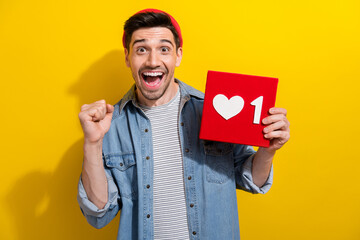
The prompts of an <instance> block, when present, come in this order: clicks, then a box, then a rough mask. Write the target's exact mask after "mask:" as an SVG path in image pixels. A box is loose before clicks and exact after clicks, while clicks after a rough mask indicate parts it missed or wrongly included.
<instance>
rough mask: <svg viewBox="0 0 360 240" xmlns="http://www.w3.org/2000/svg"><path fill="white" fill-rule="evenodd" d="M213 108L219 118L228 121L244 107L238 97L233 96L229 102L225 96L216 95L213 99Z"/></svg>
mask: <svg viewBox="0 0 360 240" xmlns="http://www.w3.org/2000/svg"><path fill="white" fill-rule="evenodd" d="M213 106H214V108H215V110H216V111H217V112H218V113H219V114H220V116H222V117H223V118H225V120H229V119H230V118H232V117H234V116H236V115H237V114H239V113H240V112H241V110H242V109H243V107H244V99H243V98H242V97H240V96H233V97H232V98H230V100H229V99H228V98H227V97H226V96H225V95H223V94H218V95H216V96H215V97H214V99H213Z"/></svg>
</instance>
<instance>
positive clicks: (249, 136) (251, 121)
mask: <svg viewBox="0 0 360 240" xmlns="http://www.w3.org/2000/svg"><path fill="white" fill-rule="evenodd" d="M277 84H278V79H277V78H269V77H258V76H250V75H243V74H235V73H225V72H215V71H209V72H208V76H207V82H206V90H205V100H204V109H203V116H202V122H201V130H200V138H201V139H205V140H214V141H222V142H232V143H239V144H245V145H253V146H262V147H268V146H269V143H270V141H269V140H268V139H265V138H264V135H263V128H264V126H265V125H263V123H262V122H261V120H262V119H263V118H265V117H267V116H269V113H268V111H269V109H270V108H271V107H273V106H274V105H275V98H276V89H277Z"/></svg>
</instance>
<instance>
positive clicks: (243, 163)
mask: <svg viewBox="0 0 360 240" xmlns="http://www.w3.org/2000/svg"><path fill="white" fill-rule="evenodd" d="M255 153H256V152H255V150H254V149H253V147H251V146H245V145H239V146H237V147H236V148H235V150H234V159H235V178H236V185H237V188H239V189H242V190H245V191H247V192H251V193H262V194H265V193H266V192H268V191H269V190H270V188H271V186H272V182H273V166H272V165H271V170H270V173H269V176H268V179H267V180H266V182H265V183H264V185H263V186H262V187H258V186H256V184H255V183H254V182H253V176H252V163H253V159H254V156H255Z"/></svg>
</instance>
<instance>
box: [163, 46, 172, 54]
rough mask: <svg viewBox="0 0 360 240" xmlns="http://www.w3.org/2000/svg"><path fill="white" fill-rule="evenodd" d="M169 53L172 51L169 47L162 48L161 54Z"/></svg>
mask: <svg viewBox="0 0 360 240" xmlns="http://www.w3.org/2000/svg"><path fill="white" fill-rule="evenodd" d="M169 51H170V49H169V48H168V47H161V52H162V53H167V52H169Z"/></svg>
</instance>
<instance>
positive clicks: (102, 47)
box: [0, 0, 360, 240]
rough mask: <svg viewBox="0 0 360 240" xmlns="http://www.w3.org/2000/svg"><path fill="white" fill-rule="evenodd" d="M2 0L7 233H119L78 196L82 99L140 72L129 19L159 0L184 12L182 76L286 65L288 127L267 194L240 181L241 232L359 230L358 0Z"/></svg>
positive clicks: (117, 94)
mask: <svg viewBox="0 0 360 240" xmlns="http://www.w3.org/2000/svg"><path fill="white" fill-rule="evenodd" d="M151 2H152V4H151V5H150V1H142V0H141V1H119V0H118V1H112V0H104V1H93V0H86V1H85V0H79V1H54V0H52V1H45V0H43V1H39V0H32V1H21V0H1V1H0V79H1V88H0V89H1V108H0V112H1V118H0V119H1V120H0V121H1V122H0V124H1V125H0V126H1V136H0V137H1V170H0V171H1V172H0V178H1V184H0V196H1V202H0V203H1V205H0V228H1V230H0V239H21V240H22V239H59V240H60V239H115V236H116V233H117V226H118V221H119V219H118V218H117V219H116V220H114V221H113V222H112V223H111V224H110V225H108V226H107V227H105V228H104V229H102V230H96V229H94V228H92V227H91V226H90V225H88V224H87V223H86V220H85V218H84V217H83V216H82V214H81V212H80V209H79V207H78V204H77V201H76V192H77V189H76V188H77V181H78V177H79V174H80V171H81V164H82V131H81V128H80V124H79V121H78V116H77V114H78V112H79V109H80V106H81V105H82V104H84V103H89V102H93V101H95V100H98V99H102V98H104V99H106V100H107V101H108V102H110V103H112V104H115V103H116V102H117V101H118V100H119V99H120V98H121V96H122V95H123V94H124V93H125V92H126V91H127V89H128V88H129V87H130V86H131V85H132V82H133V80H132V78H131V75H130V73H129V71H128V69H127V68H126V66H125V63H124V52H123V49H122V45H121V37H122V27H123V23H124V21H125V20H126V19H127V18H128V17H129V16H130V15H131V14H133V13H134V12H135V11H138V10H140V9H143V8H147V7H153V8H160V9H163V10H165V11H168V12H169V13H171V14H172V15H173V16H174V17H175V18H176V19H177V20H178V22H179V23H180V26H181V27H182V32H183V37H184V57H183V62H182V64H181V67H180V68H178V69H177V70H176V73H175V75H176V77H178V78H179V79H181V80H183V81H185V82H187V83H189V84H192V85H193V86H195V87H196V88H198V89H200V90H202V91H204V87H205V80H206V73H207V70H209V69H211V70H217V71H227V72H236V73H243V74H251V75H260V76H269V77H278V78H279V87H278V95H277V101H276V105H277V106H279V107H284V108H286V109H287V110H288V112H289V114H288V118H289V120H290V122H291V139H290V141H289V142H288V143H287V144H286V146H285V147H284V148H283V149H282V150H281V151H279V152H278V153H277V155H276V159H275V163H274V167H275V178H274V185H273V187H272V189H271V190H270V192H269V193H268V194H266V195H252V194H249V193H245V192H240V191H238V206H239V219H240V232H241V237H242V239H244V240H251V239H267V240H278V239H280V240H283V239H284V240H285V239H286V240H288V239H314V240H315V239H327V240H328V239H351V240H355V239H360V186H359V181H360V157H359V145H360V141H359V135H360V131H359V123H358V121H359V116H360V114H359V106H358V104H359V100H358V97H359V94H360V93H359V90H360V89H359V86H360V84H359V81H360V47H359V45H360V34H359V30H360V1H359V0H342V1H341V0H338V1H332V0H327V1H310V0H303V1H285V0H281V1H280V0H279V1H276V0H275V1H268V0H261V1H243V0H240V1H239V0H233V1H229V0H223V1H202V2H199V1H151Z"/></svg>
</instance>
